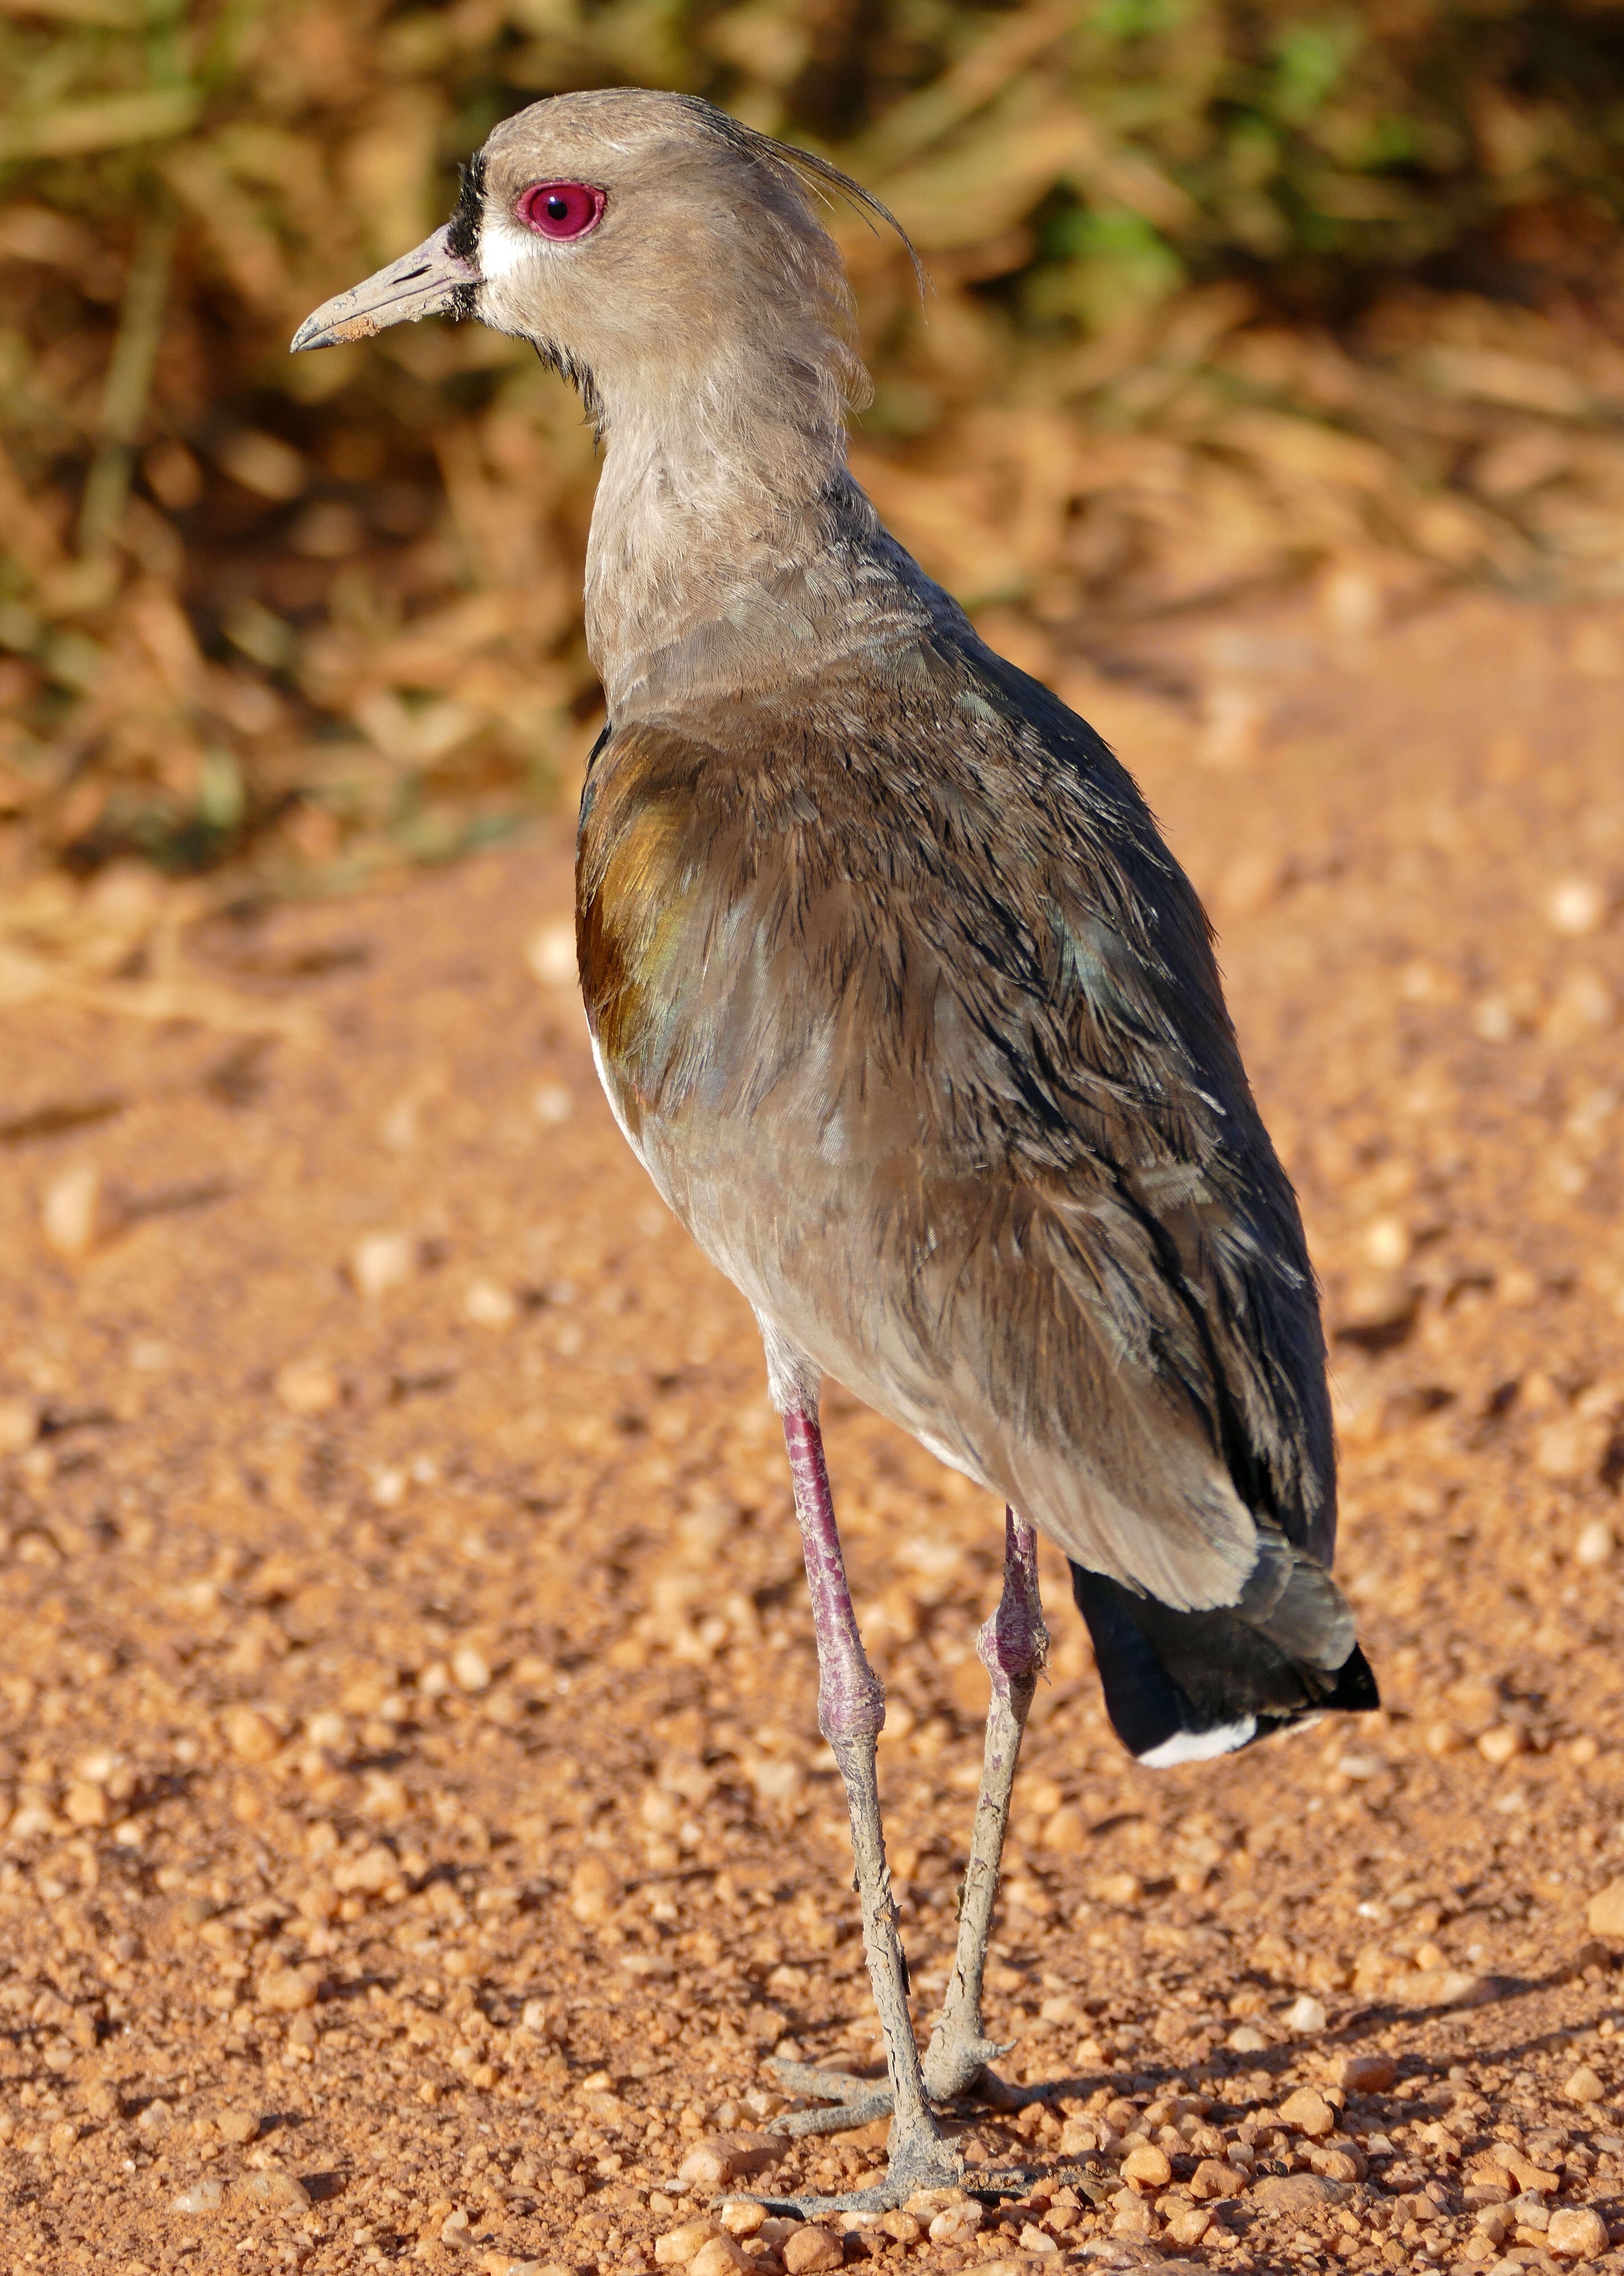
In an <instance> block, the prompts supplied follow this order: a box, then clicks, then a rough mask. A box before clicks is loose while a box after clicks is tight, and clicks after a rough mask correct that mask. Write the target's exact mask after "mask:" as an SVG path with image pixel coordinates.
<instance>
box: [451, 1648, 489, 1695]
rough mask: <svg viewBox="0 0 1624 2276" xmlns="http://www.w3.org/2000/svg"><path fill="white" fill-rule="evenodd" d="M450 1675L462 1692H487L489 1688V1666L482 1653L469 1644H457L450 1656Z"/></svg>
mask: <svg viewBox="0 0 1624 2276" xmlns="http://www.w3.org/2000/svg"><path fill="white" fill-rule="evenodd" d="M452 1674H453V1675H454V1676H455V1677H456V1679H457V1683H458V1686H459V1689H461V1690H463V1691H488V1690H489V1688H490V1665H489V1661H488V1660H487V1659H486V1658H485V1655H484V1653H483V1652H482V1651H480V1650H476V1648H475V1647H474V1645H473V1644H471V1643H465V1644H459V1646H458V1648H457V1650H455V1651H454V1652H453V1653H452Z"/></svg>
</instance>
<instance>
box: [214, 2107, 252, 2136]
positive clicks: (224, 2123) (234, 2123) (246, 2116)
mask: <svg viewBox="0 0 1624 2276" xmlns="http://www.w3.org/2000/svg"><path fill="white" fill-rule="evenodd" d="M215 2122H216V2125H217V2126H218V2127H219V2128H220V2132H221V2134H222V2135H223V2136H224V2138H225V2140H226V2141H228V2142H236V2143H239V2144H240V2143H245V2142H252V2141H254V2139H255V2138H256V2136H258V2134H259V2130H260V2121H259V2116H258V2113H257V2112H250V2111H247V2110H223V2111H222V2112H221V2113H220V2115H219V2117H218V2118H217V2119H216V2121H215Z"/></svg>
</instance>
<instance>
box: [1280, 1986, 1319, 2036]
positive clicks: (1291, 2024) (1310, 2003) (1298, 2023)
mask: <svg viewBox="0 0 1624 2276" xmlns="http://www.w3.org/2000/svg"><path fill="white" fill-rule="evenodd" d="M1286 2028H1287V2029H1290V2030H1294V2031H1301V2032H1302V2033H1304V2034H1305V2035H1310V2034H1313V2033H1315V2032H1318V2031H1323V2030H1324V2028H1325V2008H1324V2001H1323V2000H1320V1999H1315V1998H1314V1996H1313V1994H1312V1993H1311V1992H1301V1993H1300V1994H1299V1995H1298V1997H1297V1998H1296V1999H1294V2000H1293V2001H1292V2003H1291V2006H1290V2007H1288V2008H1287V2009H1286Z"/></svg>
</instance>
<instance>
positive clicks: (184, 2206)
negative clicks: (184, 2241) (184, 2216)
mask: <svg viewBox="0 0 1624 2276" xmlns="http://www.w3.org/2000/svg"><path fill="white" fill-rule="evenodd" d="M224 2203H225V2188H224V2183H223V2182H220V2181H216V2180H215V2179H214V2177H213V2175H212V2174H206V2175H205V2176H204V2178H203V2179H202V2180H201V2181H194V2182H193V2183H192V2185H191V2187H190V2188H189V2189H182V2190H181V2192H180V2195H179V2196H177V2197H171V2199H170V2208H169V2209H170V2211H171V2212H219V2210H220V2208H221V2206H222V2205H223V2204H224Z"/></svg>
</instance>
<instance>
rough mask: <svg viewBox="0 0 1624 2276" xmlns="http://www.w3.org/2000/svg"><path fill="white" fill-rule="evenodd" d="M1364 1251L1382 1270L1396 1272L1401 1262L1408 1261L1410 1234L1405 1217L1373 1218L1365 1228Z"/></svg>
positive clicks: (1378, 1269)
mask: <svg viewBox="0 0 1624 2276" xmlns="http://www.w3.org/2000/svg"><path fill="white" fill-rule="evenodd" d="M1364 1253H1365V1255H1366V1256H1367V1257H1368V1258H1369V1259H1370V1263H1372V1264H1373V1265H1375V1266H1376V1268H1377V1271H1381V1272H1396V1271H1398V1269H1399V1267H1400V1264H1404V1263H1408V1261H1409V1253H1410V1236H1409V1227H1408V1225H1406V1224H1405V1222H1404V1220H1403V1218H1397V1217H1378V1218H1373V1219H1372V1220H1371V1222H1370V1224H1369V1225H1366V1227H1365V1229H1364Z"/></svg>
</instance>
